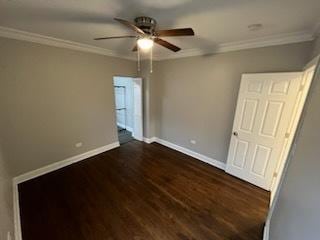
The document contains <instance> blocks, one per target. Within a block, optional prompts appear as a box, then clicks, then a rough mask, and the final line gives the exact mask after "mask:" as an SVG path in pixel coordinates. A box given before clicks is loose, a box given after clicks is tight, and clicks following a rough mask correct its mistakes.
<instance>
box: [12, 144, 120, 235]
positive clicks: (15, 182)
mask: <svg viewBox="0 0 320 240" xmlns="http://www.w3.org/2000/svg"><path fill="white" fill-rule="evenodd" d="M119 146H120V144H119V142H114V143H111V144H108V145H105V146H103V147H99V148H96V149H93V150H90V151H88V152H85V153H82V154H79V155H76V156H73V157H70V158H67V159H65V160H62V161H59V162H56V163H53V164H50V165H47V166H45V167H42V168H39V169H36V170H33V171H31V172H27V173H25V174H22V175H20V176H17V177H15V178H13V181H12V188H13V215H14V233H15V240H22V232H21V219H20V205H19V190H18V184H20V183H22V182H25V181H28V180H30V179H33V178H36V177H39V176H41V175H44V174H47V173H49V172H52V171H55V170H58V169H60V168H63V167H66V166H68V165H71V164H73V163H76V162H80V161H82V160H85V159H87V158H89V157H92V156H95V155H97V154H100V153H103V152H105V151H108V150H111V149H113V148H116V147H119Z"/></svg>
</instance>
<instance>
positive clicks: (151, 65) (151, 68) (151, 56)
mask: <svg viewBox="0 0 320 240" xmlns="http://www.w3.org/2000/svg"><path fill="white" fill-rule="evenodd" d="M152 58H153V47H152V48H151V49H150V73H152V72H153V64H152Z"/></svg>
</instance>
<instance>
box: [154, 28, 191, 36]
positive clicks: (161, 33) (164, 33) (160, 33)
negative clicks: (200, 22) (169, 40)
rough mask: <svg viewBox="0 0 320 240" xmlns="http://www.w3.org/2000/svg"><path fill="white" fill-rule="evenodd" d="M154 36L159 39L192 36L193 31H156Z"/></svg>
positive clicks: (183, 29)
mask: <svg viewBox="0 0 320 240" xmlns="http://www.w3.org/2000/svg"><path fill="white" fill-rule="evenodd" d="M156 36H159V37H178V36H194V31H193V29H192V28H177V29H168V30H158V31H156Z"/></svg>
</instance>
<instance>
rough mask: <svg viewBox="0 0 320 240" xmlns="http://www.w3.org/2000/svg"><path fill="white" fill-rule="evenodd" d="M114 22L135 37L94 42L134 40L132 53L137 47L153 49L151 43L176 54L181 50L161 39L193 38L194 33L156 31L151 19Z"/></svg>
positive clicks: (104, 38)
mask: <svg viewBox="0 0 320 240" xmlns="http://www.w3.org/2000/svg"><path fill="white" fill-rule="evenodd" d="M114 20H116V21H118V22H119V23H121V24H123V25H125V26H126V27H128V28H130V29H131V30H133V31H134V32H135V35H127V36H115V37H101V38H95V39H94V40H107V39H118V38H135V39H136V40H137V42H136V43H135V45H134V47H133V49H132V51H137V50H138V47H139V48H140V49H142V50H148V49H150V48H152V47H153V43H156V44H159V45H161V46H163V47H165V48H167V49H169V50H171V51H173V52H178V51H180V50H181V48H180V47H178V46H175V45H173V44H172V43H169V42H167V41H165V40H163V39H161V37H178V36H194V31H193V30H192V28H178V29H169V30H157V29H156V26H157V22H156V20H155V19H153V18H151V17H137V18H135V20H134V24H133V23H131V22H129V21H127V20H124V19H120V18H114Z"/></svg>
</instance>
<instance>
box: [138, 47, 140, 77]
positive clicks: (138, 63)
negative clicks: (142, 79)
mask: <svg viewBox="0 0 320 240" xmlns="http://www.w3.org/2000/svg"><path fill="white" fill-rule="evenodd" d="M137 51H138V72H140V48H139V46H138V47H137Z"/></svg>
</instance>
